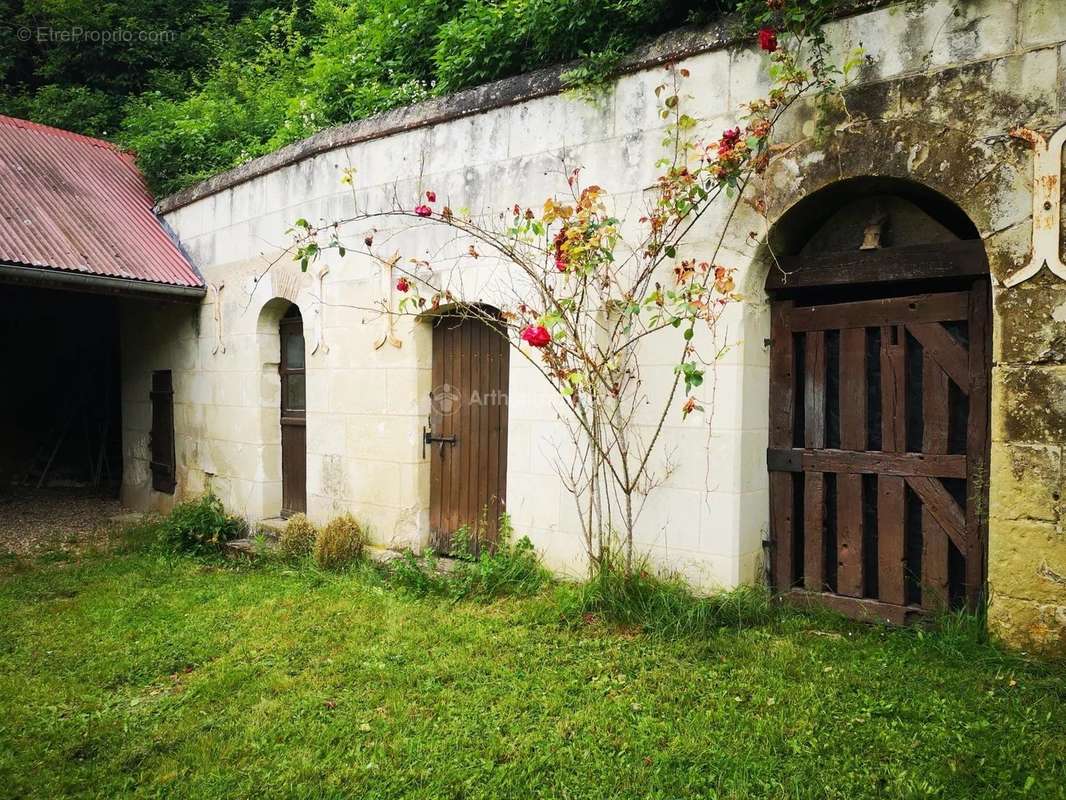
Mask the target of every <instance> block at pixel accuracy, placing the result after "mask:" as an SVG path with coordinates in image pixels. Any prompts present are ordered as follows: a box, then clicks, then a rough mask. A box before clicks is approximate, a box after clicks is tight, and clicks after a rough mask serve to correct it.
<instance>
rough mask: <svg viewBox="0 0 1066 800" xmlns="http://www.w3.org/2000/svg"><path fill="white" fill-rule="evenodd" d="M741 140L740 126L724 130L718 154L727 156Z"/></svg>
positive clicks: (719, 142)
mask: <svg viewBox="0 0 1066 800" xmlns="http://www.w3.org/2000/svg"><path fill="white" fill-rule="evenodd" d="M739 141H740V128H733V129H732V130H727V131H723V132H722V138H721V139H719V141H718V155H720V156H727V155H729V153H730V152H731V151H732V150H733V148H734V147H736V145H737V142H739Z"/></svg>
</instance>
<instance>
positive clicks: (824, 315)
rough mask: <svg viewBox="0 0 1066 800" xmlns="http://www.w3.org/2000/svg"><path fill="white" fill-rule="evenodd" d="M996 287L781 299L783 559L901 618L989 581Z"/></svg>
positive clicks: (969, 597) (779, 507)
mask: <svg viewBox="0 0 1066 800" xmlns="http://www.w3.org/2000/svg"><path fill="white" fill-rule="evenodd" d="M988 320H989V288H988V281H987V279H979V280H978V281H976V282H975V283H974V284H973V285H972V288H971V289H969V290H967V291H953V292H939V293H930V294H920V295H911V296H905V297H887V298H883V299H875V300H864V301H858V302H854V301H853V302H840V303H827V304H822V305H807V304H804V303H803V301H790V300H782V301H775V302H774V304H773V311H772V347H771V388H770V397H771V420H770V428H771V430H770V449H769V451H768V453H767V462H768V467H769V469H770V504H771V541H772V547H773V560H772V570H773V578H774V585H775V588H776V589H777V591H778V592H781V593H783V594H784V595H786V598H788V599H793V600H799V601H801V602H810V601H812V600H814V601H817V602H822V603H825V604H828V605H830V606H833V607H835V608H837V609H838V610H841V611H844V612H845V613H849V614H851V615H852V616H858V617H870V618H875V619H882V620H886V621H890V622H895V623H902V622H904V621H907V620H908V618H910V617H912V616H915V615H917V614H921V613H923V612H928V611H932V610H936V609H940V608H944V607H953V608H957V607H961V606H965V605H968V606H970V607H971V608H973V607H975V606H976V605H977V604H978V603H979V602H980V600H981V598H982V596H983V592H984V581H985V560H986V551H985V539H986V537H985V508H986V506H987V499H986V498H987V464H988V436H989V431H988V424H989V422H988V421H989V395H988V384H989V370H990V363H989V345H988V339H989V323H988Z"/></svg>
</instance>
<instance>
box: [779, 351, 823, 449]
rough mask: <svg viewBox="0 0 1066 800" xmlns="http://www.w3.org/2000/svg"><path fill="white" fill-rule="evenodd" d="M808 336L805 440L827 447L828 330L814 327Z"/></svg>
mask: <svg viewBox="0 0 1066 800" xmlns="http://www.w3.org/2000/svg"><path fill="white" fill-rule="evenodd" d="M805 339H806V343H805V345H804V354H805V355H804V382H803V444H804V446H805V447H811V448H817V447H825V428H826V419H825V407H826V403H825V400H826V394H825V385H826V375H825V369H826V357H825V331H810V332H809V333H808V334H807V335H806V337H805ZM786 446H787V445H786Z"/></svg>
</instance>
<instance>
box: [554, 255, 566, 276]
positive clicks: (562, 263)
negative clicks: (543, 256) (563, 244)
mask: <svg viewBox="0 0 1066 800" xmlns="http://www.w3.org/2000/svg"><path fill="white" fill-rule="evenodd" d="M566 267H567V263H566V256H564V255H563V253H562V251H561V250H557V251H555V268H556V269H557V270H559V272H566Z"/></svg>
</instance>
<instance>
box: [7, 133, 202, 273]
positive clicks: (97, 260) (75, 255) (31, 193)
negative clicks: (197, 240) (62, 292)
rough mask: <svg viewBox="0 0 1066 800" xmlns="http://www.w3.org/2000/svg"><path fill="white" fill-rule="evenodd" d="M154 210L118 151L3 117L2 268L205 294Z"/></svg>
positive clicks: (129, 164)
mask: <svg viewBox="0 0 1066 800" xmlns="http://www.w3.org/2000/svg"><path fill="white" fill-rule="evenodd" d="M152 206H153V200H152V195H151V194H150V193H149V191H148V187H147V186H146V185H145V182H144V178H143V177H142V176H141V173H140V172H139V171H138V170H137V167H136V166H135V165H134V163H133V158H132V157H131V156H130V155H129V154H127V153H122V152H121V151H119V150H118V148H117V147H115V146H114V145H112V144H110V143H108V142H105V141H102V140H100V139H93V138H90V137H88V136H81V135H80V134H76V133H70V132H69V131H62V130H59V129H58V128H50V127H48V126H47V125H38V124H37V123H35V122H27V121H26V120H22V119H14V118H12V117H5V116H2V115H0V263H8V264H18V265H26V266H34V267H49V268H51V269H58V270H66V271H72V272H80V273H87V274H91V275H105V276H108V277H113V278H127V279H130V280H138V281H150V282H153V283H164V284H169V285H172V286H193V287H196V286H203V285H204V284H203V279H202V278H201V277H200V276H199V275H198V274H197V273H196V270H195V269H194V268H193V266H192V264H190V263H189V260H188V258H187V257H186V256H185V254H184V253H183V252H182V251H181V250H180V249H179V248H178V246H177V245H176V244H175V243H174V242H173V241H172V240H171V238H170V236H169V235H168V234H167V232H166V230H165V229H164V228H163V225H162V222H161V221H160V220H159V218H158V217H157V216H156V215H155V212H154V211H153V210H152Z"/></svg>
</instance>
